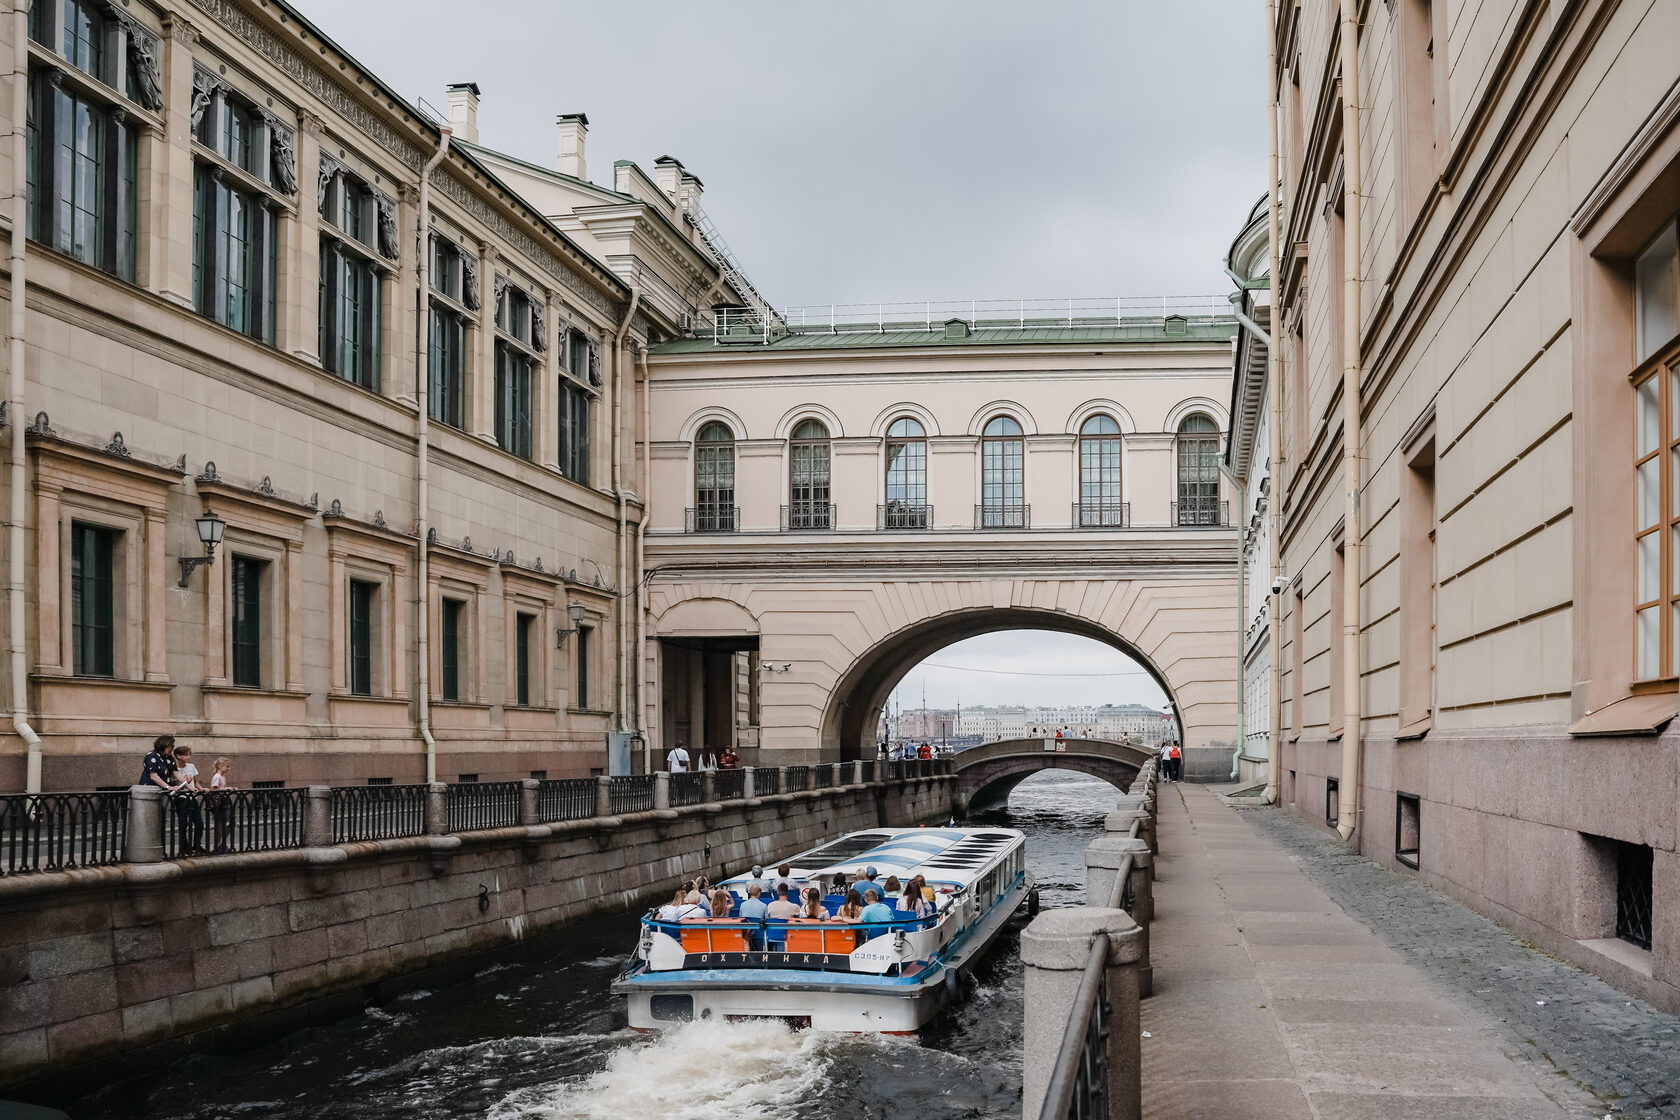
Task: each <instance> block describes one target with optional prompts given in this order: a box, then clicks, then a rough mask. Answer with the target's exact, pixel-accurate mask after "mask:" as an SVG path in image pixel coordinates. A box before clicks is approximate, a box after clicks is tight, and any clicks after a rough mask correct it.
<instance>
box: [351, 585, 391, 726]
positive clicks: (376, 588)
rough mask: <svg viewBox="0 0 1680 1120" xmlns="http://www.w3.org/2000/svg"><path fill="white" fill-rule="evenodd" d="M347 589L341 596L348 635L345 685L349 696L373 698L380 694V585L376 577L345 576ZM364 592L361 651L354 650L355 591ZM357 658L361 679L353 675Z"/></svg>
mask: <svg viewBox="0 0 1680 1120" xmlns="http://www.w3.org/2000/svg"><path fill="white" fill-rule="evenodd" d="M349 581H350V583H349V589H348V591H347V593H346V595H345V612H344V613H345V625H346V626H347V628H348V637H347V639H346V643H345V651H344V661H345V686H346V688H347V689H348V691H349V693H350V695H352V696H356V697H364V698H366V697H374V696H379V695H382V694H383V692H382V690H381V688H380V683H381V682H380V681H379V679H378V677H379V672H378V670H379V636H380V629H381V625H382V619H381V617H380V613H379V606H380V602H379V600H380V593H381V592H382V591H383V589H384V584H383V583H381V582H380V581H378V580H372V579H364V578H362V577H361V576H360V575H357V574H352V575H350V576H349ZM358 591H365V592H366V596H367V606H366V609H365V610H363V611H362V619H361V622H360V626H361V629H362V632H363V635H364V639H363V644H364V645H365V647H366V649H365V652H362V653H358V651H357V626H358V623H357V602H356V600H357V593H358ZM358 659H359V660H360V661H362V662H363V663H364V664H365V669H366V679H365V682H362V681H359V680H358V678H357V668H358V665H357V662H358Z"/></svg>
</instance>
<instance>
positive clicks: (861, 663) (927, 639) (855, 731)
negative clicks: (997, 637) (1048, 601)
mask: <svg viewBox="0 0 1680 1120" xmlns="http://www.w3.org/2000/svg"><path fill="white" fill-rule="evenodd" d="M1003 630H1048V631H1052V632H1055V633H1063V634H1075V635H1078V636H1080V637H1085V638H1092V639H1094V640H1096V641H1099V642H1102V643H1103V644H1104V645H1107V646H1111V647H1113V648H1114V649H1117V650H1119V651H1120V652H1121V653H1124V654H1125V655H1126V656H1127V657H1129V658H1131V659H1132V660H1133V661H1134V662H1135V663H1136V664H1137V665H1138V667H1139V668H1141V669H1143V670H1144V671H1145V672H1146V673H1148V674H1149V676H1150V677H1151V678H1152V679H1153V680H1154V681H1155V683H1156V684H1157V685H1159V686H1160V688H1161V691H1162V692H1164V693H1166V695H1167V699H1168V700H1169V701H1171V703H1172V706H1173V711H1174V713H1175V718H1177V715H1178V713H1180V712H1181V711H1182V708H1181V707H1180V705H1179V697H1178V695H1177V690H1176V689H1175V688H1174V686H1173V682H1172V681H1171V680H1170V679H1169V677H1168V675H1167V673H1166V672H1164V671H1163V670H1162V668H1161V666H1159V665H1157V664H1156V663H1155V661H1154V660H1153V659H1152V658H1151V657H1150V656H1149V655H1148V654H1147V653H1145V652H1144V651H1143V650H1142V649H1140V648H1139V647H1138V646H1137V644H1136V643H1134V642H1132V641H1130V640H1128V639H1127V638H1125V637H1124V636H1122V635H1121V634H1119V633H1117V632H1115V631H1114V630H1112V629H1110V628H1109V627H1106V626H1103V625H1101V624H1100V623H1097V622H1093V621H1091V620H1090V619H1087V618H1083V617H1080V616H1078V615H1072V614H1067V613H1065V612H1062V611H1056V610H1045V609H1042V608H1036V607H1017V606H1008V607H978V608H968V609H959V610H953V611H945V612H942V613H940V614H937V615H934V616H933V617H931V618H926V619H922V620H921V621H919V622H916V623H914V624H912V625H909V626H906V627H904V628H903V629H901V630H899V631H898V632H896V633H894V634H893V635H891V636H890V637H887V638H885V639H883V640H881V641H879V642H877V643H876V644H875V645H873V646H872V647H870V648H869V649H868V650H866V651H865V652H864V653H863V654H861V655H860V656H859V657H858V658H857V659H856V661H855V662H854V663H853V664H852V666H851V667H850V669H849V670H848V671H847V672H846V673H845V674H844V675H843V676H841V678H840V679H839V681H838V682H837V683H836V684H835V687H834V690H833V692H832V693H831V694H830V697H829V702H828V706H827V709H826V710H825V712H824V714H823V721H822V747H823V753H824V754H825V755H826V756H828V757H837V758H840V759H842V760H847V759H854V758H874V757H875V751H876V728H878V727H879V726H880V722H881V711H882V709H883V708H884V707H885V706H886V703H887V699H888V697H890V696H891V695H892V692H893V689H895V688H897V687H898V684H899V682H900V681H902V680H903V679H904V678H905V676H906V675H907V674H908V673H909V672H910V671H911V670H912V669H914V668H915V667H916V666H917V665H919V664H921V662H922V661H924V660H926V659H927V658H928V657H929V656H931V655H932V654H934V653H937V652H938V651H939V650H941V649H944V648H945V647H946V646H949V645H952V644H954V643H956V642H960V641H962V640H964V639H966V638H973V637H978V636H979V635H981V634H992V633H996V632H998V631H1003ZM1177 737H1178V738H1179V739H1180V740H1181V741H1183V740H1184V725H1183V723H1182V721H1181V722H1180V723H1179V725H1178V729H1177ZM1035 769H1036V768H1035ZM1023 776H1024V774H1023ZM1098 776H1099V777H1102V776H1104V775H1098Z"/></svg>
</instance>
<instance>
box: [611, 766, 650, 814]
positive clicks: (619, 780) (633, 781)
mask: <svg viewBox="0 0 1680 1120" xmlns="http://www.w3.org/2000/svg"><path fill="white" fill-rule="evenodd" d="M608 788H609V790H610V791H611V796H610V801H611V804H612V811H613V812H614V813H645V812H647V811H648V810H649V809H651V808H653V775H652V774H620V775H618V776H617V777H615V778H613V780H612V783H611V785H610V786H609V787H608Z"/></svg>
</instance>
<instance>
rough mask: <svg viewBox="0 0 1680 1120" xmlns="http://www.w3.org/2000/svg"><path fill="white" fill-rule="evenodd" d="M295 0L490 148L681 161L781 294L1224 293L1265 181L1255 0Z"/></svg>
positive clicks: (542, 155)
mask: <svg viewBox="0 0 1680 1120" xmlns="http://www.w3.org/2000/svg"><path fill="white" fill-rule="evenodd" d="M294 2H296V3H297V4H298V5H299V7H300V8H301V9H302V11H303V12H304V14H305V15H306V16H308V17H309V18H310V19H311V20H312V21H314V22H315V23H316V24H317V26H319V27H320V28H321V29H322V31H324V32H325V33H326V34H327V35H329V36H330V37H332V38H334V39H336V40H337V41H338V42H339V44H340V45H342V46H343V47H344V48H346V49H347V50H348V51H350V53H351V54H352V55H354V56H356V57H357V58H359V59H361V60H362V61H363V62H364V63H365V64H367V65H368V66H369V67H370V68H372V69H373V71H374V72H375V73H377V74H378V75H379V76H380V77H381V78H383V79H384V80H385V81H386V82H387V83H388V84H390V85H391V86H392V87H393V88H395V89H396V90H397V91H398V92H400V93H402V94H403V95H404V96H406V97H408V98H410V99H415V98H419V97H424V98H425V99H426V100H427V101H428V102H429V103H430V104H432V105H434V106H437V107H439V108H440V109H441V108H442V107H443V106H444V105H445V97H444V87H445V86H446V85H447V84H448V83H450V82H457V81H476V82H477V83H478V84H479V86H480V87H481V89H482V90H483V102H482V105H481V107H480V110H479V131H480V139H481V141H482V142H483V143H485V144H487V145H489V146H491V147H494V148H498V149H501V150H505V151H508V152H510V153H513V154H516V155H519V156H522V157H525V158H527V159H530V160H532V161H533V162H537V163H541V164H543V165H544V166H552V164H553V159H554V152H555V133H554V118H555V115H556V114H558V113H574V112H584V113H587V114H588V115H589V123H590V134H589V142H588V159H589V168H590V177H591V178H592V179H594V180H595V181H596V182H598V183H603V184H608V185H610V184H611V182H612V163H613V161H614V160H615V159H633V160H635V161H637V162H638V163H640V164H641V166H642V167H643V168H644V169H645V170H647V171H648V172H650V173H651V172H652V170H653V161H654V159H655V158H656V157H658V156H661V155H665V154H670V155H673V156H676V157H677V158H678V159H680V160H682V161H683V163H684V164H685V165H686V166H687V167H688V169H689V170H690V171H692V172H693V173H694V174H696V175H698V176H699V177H700V178H701V180H702V181H703V182H704V183H705V186H706V193H705V198H704V206H705V208H706V210H707V211H708V212H709V213H710V214H711V216H712V218H713V220H714V221H715V222H716V223H717V224H718V226H719V228H720V229H721V230H722V233H723V236H724V238H725V239H726V240H727V241H728V242H729V244H730V246H731V247H732V248H733V249H734V250H735V254H736V256H737V257H738V258H739V260H740V261H741V263H742V265H743V266H744V267H745V269H746V271H747V273H748V275H749V276H751V277H752V279H753V282H754V283H755V284H756V285H757V286H758V287H759V288H760V289H761V290H762V291H763V292H764V293H765V295H766V296H767V297H768V298H769V299H770V300H771V301H772V302H773V303H776V304H778V305H786V304H801V303H830V302H842V303H844V302H865V301H871V300H893V299H971V298H977V299H986V298H1006V297H1029V298H1030V297H1049V296H1118V295H1127V296H1138V295H1206V294H1214V293H1223V292H1225V291H1227V290H1229V287H1230V285H1229V283H1228V282H1227V281H1226V279H1225V277H1224V276H1223V274H1222V273H1221V271H1220V262H1221V260H1222V258H1223V257H1224V254H1225V250H1226V249H1227V248H1228V247H1229V246H1230V243H1231V240H1232V238H1233V237H1234V236H1235V235H1236V232H1237V230H1238V228H1239V227H1240V225H1241V224H1242V222H1243V219H1244V218H1245V217H1246V216H1247V214H1248V211H1249V209H1250V207H1252V206H1253V204H1254V202H1255V200H1256V199H1257V198H1259V196H1260V193H1261V190H1262V189H1263V185H1264V175H1265V157H1266V128H1265V115H1264V111H1263V103H1264V100H1265V40H1264V38H1263V37H1262V36H1263V32H1262V27H1263V25H1264V22H1265V20H1264V12H1265V8H1264V5H1262V4H1261V3H1259V0H1170V2H1166V3H1163V2H1161V0H1102V2H1091V3H1084V2H1064V0H1052V2H1050V3H1042V4H1035V5H1021V4H1016V3H1008V4H1006V3H1001V2H994V0H962V2H956V0H949V2H946V0H880V2H877V0H851V2H848V3H842V4H833V3H830V4H815V3H797V4H796V3H785V2H776V3H772V2H770V0H735V2H734V3H730V4H695V3H682V4H677V3H664V2H637V0H616V2H613V3H605V4H602V3H590V4H582V3H575V2H570V0H566V2H555V0H542V2H539V0H523V2H517V3H516V2H514V0H476V2H475V3H472V4H462V3H460V2H459V0H449V2H448V3H445V2H443V0H355V2H354V3H344V2H343V0H333V2H328V0H294Z"/></svg>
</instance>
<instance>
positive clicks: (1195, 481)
mask: <svg viewBox="0 0 1680 1120" xmlns="http://www.w3.org/2000/svg"><path fill="white" fill-rule="evenodd" d="M1173 513H1174V516H1173V524H1175V525H1218V524H1220V522H1221V520H1222V519H1221V518H1220V516H1219V425H1218V424H1215V423H1214V422H1213V420H1212V419H1211V418H1210V417H1208V416H1207V415H1205V414H1203V413H1200V412H1197V413H1192V414H1191V415H1189V416H1186V417H1185V418H1184V420H1183V421H1182V422H1181V423H1180V424H1179V425H1178V500H1177V501H1176V502H1174V503H1173Z"/></svg>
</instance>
